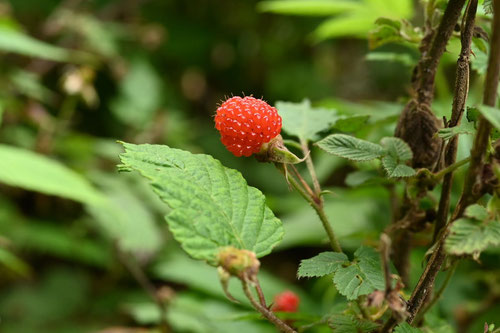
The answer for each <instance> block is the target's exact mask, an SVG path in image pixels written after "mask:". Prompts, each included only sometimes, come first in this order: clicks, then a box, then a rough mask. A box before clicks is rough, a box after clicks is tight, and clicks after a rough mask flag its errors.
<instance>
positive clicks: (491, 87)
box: [453, 0, 500, 218]
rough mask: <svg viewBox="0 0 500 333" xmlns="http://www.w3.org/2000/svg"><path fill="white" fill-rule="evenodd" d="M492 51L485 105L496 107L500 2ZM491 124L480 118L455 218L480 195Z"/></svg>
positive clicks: (495, 9)
mask: <svg viewBox="0 0 500 333" xmlns="http://www.w3.org/2000/svg"><path fill="white" fill-rule="evenodd" d="M491 31H492V32H493V35H492V36H491V41H490V45H491V49H490V56H489V59H488V69H487V71H486V79H485V87H484V96H483V104H484V105H489V106H492V107H494V106H495V105H496V101H497V91H498V90H497V89H498V80H499V79H500V2H499V1H498V0H495V1H493V23H492V27H491ZM490 132H491V124H490V123H489V122H488V121H487V120H486V119H485V118H484V117H483V116H480V117H479V125H478V129H477V134H476V137H475V140H474V145H473V147H472V150H471V163H470V167H469V172H468V173H467V176H466V178H465V184H464V190H463V192H462V196H461V197H460V200H459V202H458V204H457V208H456V209H455V212H454V214H453V215H454V218H457V217H460V216H461V215H462V214H463V212H464V210H465V208H466V207H467V206H468V205H470V204H471V203H473V202H474V201H475V199H476V198H477V197H478V196H479V195H480V193H478V192H477V191H475V185H476V182H477V178H478V175H479V174H480V172H481V167H482V164H483V158H484V155H485V153H486V150H487V148H488V144H489V140H490Z"/></svg>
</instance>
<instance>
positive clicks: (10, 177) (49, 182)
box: [0, 145, 103, 204]
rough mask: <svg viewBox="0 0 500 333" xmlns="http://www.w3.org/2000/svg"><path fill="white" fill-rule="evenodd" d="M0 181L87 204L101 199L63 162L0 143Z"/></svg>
mask: <svg viewBox="0 0 500 333" xmlns="http://www.w3.org/2000/svg"><path fill="white" fill-rule="evenodd" d="M0 181H1V182H3V183H5V184H7V185H10V186H17V187H21V188H25V189H28V190H32V191H38V192H42V193H45V194H50V195H57V196H60V197H63V198H68V199H72V200H76V201H80V202H83V203H87V204H96V203H98V202H100V201H102V200H103V197H102V194H101V193H99V192H98V191H97V190H96V189H95V188H94V187H93V186H92V185H91V184H90V183H89V182H88V181H87V180H86V179H85V178H83V177H82V176H81V175H79V174H77V173H76V172H74V171H73V170H71V169H69V168H67V167H66V166H64V165H63V164H61V163H59V162H57V161H55V160H52V159H49V158H47V157H45V156H43V155H39V154H36V153H33V152H31V151H28V150H24V149H20V148H15V147H11V146H7V145H0Z"/></svg>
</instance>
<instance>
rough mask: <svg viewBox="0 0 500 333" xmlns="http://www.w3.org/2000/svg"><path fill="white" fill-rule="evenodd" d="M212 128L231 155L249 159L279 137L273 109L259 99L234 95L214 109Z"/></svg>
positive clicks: (275, 111) (279, 122) (279, 120)
mask: <svg viewBox="0 0 500 333" xmlns="http://www.w3.org/2000/svg"><path fill="white" fill-rule="evenodd" d="M215 128H217V129H218V130H219V132H220V134H221V141H222V143H223V144H224V146H226V148H227V149H228V150H229V151H230V152H231V153H233V155H235V156H242V155H243V156H250V155H252V154H255V153H258V152H259V151H260V148H261V147H262V145H263V144H264V143H267V142H269V141H271V139H273V138H275V137H276V136H278V135H279V134H280V132H281V117H280V115H279V114H278V111H277V110H276V108H273V107H272V106H270V105H269V104H267V103H266V102H264V101H263V100H261V99H257V98H253V97H248V96H247V97H243V98H241V97H239V96H236V97H231V98H229V99H228V100H226V101H225V102H224V103H222V105H221V106H220V107H219V108H218V109H217V115H216V116H215Z"/></svg>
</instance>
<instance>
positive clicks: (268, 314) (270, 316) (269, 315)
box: [241, 278, 297, 333]
mask: <svg viewBox="0 0 500 333" xmlns="http://www.w3.org/2000/svg"><path fill="white" fill-rule="evenodd" d="M241 283H242V285H243V291H244V293H245V295H246V297H247V298H248V300H249V301H250V303H252V306H253V307H254V308H255V309H256V310H257V311H259V312H260V313H261V314H262V315H263V316H264V318H266V319H267V320H269V321H270V322H271V323H273V324H274V326H276V328H277V329H278V330H279V331H280V332H284V333H297V331H295V330H294V329H293V328H291V327H290V326H288V325H287V324H286V323H285V322H284V321H282V320H281V319H279V318H278V317H276V315H275V314H274V313H273V312H272V311H271V310H269V309H268V308H267V307H266V306H263V305H261V304H260V303H259V302H258V301H257V300H256V299H255V297H254V296H253V295H252V291H251V290H250V284H249V281H248V280H247V279H246V278H243V279H241Z"/></svg>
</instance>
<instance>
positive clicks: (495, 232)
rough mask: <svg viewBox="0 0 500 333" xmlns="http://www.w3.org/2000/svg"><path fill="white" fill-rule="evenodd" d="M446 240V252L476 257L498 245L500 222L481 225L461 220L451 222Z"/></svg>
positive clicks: (466, 219)
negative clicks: (490, 247)
mask: <svg viewBox="0 0 500 333" xmlns="http://www.w3.org/2000/svg"><path fill="white" fill-rule="evenodd" d="M450 231H451V232H450V235H449V236H448V238H446V242H445V248H446V251H447V252H448V253H450V254H454V255H463V254H473V255H478V254H479V253H481V251H483V250H485V249H486V248H487V247H489V246H499V245H500V221H490V222H488V223H481V222H480V221H475V220H473V219H468V218H461V219H458V220H456V221H455V222H453V224H452V226H451V230H450Z"/></svg>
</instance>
